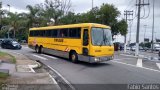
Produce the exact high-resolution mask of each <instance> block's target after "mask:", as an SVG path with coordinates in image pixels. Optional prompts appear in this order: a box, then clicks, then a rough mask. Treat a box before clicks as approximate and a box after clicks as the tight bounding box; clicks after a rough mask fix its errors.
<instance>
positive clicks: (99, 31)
mask: <svg viewBox="0 0 160 90" xmlns="http://www.w3.org/2000/svg"><path fill="white" fill-rule="evenodd" d="M91 34H92V44H93V45H95V46H108V45H112V34H111V30H109V29H107V28H92V31H91Z"/></svg>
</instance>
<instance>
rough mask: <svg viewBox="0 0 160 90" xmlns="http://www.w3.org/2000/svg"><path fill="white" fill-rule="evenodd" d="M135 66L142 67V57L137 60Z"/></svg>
mask: <svg viewBox="0 0 160 90" xmlns="http://www.w3.org/2000/svg"><path fill="white" fill-rule="evenodd" d="M136 66H137V67H142V59H139V58H138V60H137V65H136Z"/></svg>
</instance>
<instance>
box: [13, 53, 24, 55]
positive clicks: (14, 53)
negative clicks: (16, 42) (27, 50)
mask: <svg viewBox="0 0 160 90" xmlns="http://www.w3.org/2000/svg"><path fill="white" fill-rule="evenodd" d="M11 53H14V54H17V55H23V54H21V53H17V52H11Z"/></svg>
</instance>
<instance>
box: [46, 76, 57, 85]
mask: <svg viewBox="0 0 160 90" xmlns="http://www.w3.org/2000/svg"><path fill="white" fill-rule="evenodd" d="M48 75H49V77H50V78H51V79H52V81H53V82H54V84H58V83H57V82H56V80H55V79H54V78H53V77H52V76H51V74H49V73H48Z"/></svg>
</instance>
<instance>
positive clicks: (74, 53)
mask: <svg viewBox="0 0 160 90" xmlns="http://www.w3.org/2000/svg"><path fill="white" fill-rule="evenodd" d="M70 59H71V60H72V62H73V63H77V62H78V55H77V53H76V52H72V53H71V55H70Z"/></svg>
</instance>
